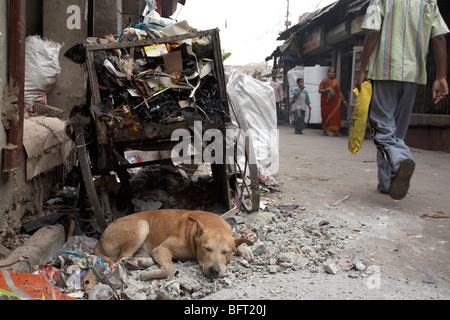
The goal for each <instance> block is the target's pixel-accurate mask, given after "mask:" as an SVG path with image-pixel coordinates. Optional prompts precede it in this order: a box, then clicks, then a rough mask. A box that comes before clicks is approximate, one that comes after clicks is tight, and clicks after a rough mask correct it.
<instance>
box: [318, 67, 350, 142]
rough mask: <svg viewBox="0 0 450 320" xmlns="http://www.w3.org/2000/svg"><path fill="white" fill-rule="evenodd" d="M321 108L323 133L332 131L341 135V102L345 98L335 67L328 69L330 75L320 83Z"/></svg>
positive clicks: (335, 134) (345, 102) (325, 134)
mask: <svg viewBox="0 0 450 320" xmlns="http://www.w3.org/2000/svg"><path fill="white" fill-rule="evenodd" d="M319 93H320V94H321V97H320V108H321V113H322V130H323V135H324V136H327V135H328V133H332V134H333V135H334V136H340V135H341V133H340V130H341V103H342V102H344V104H345V105H346V106H348V103H347V101H346V100H345V98H344V96H343V94H342V91H341V87H340V85H339V82H338V81H337V80H336V71H335V70H334V69H333V68H330V69H329V70H328V76H327V77H326V78H325V79H323V80H322V82H321V83H320V85H319Z"/></svg>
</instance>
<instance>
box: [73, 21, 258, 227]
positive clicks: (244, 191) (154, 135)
mask: <svg viewBox="0 0 450 320" xmlns="http://www.w3.org/2000/svg"><path fill="white" fill-rule="evenodd" d="M84 47H85V56H86V59H85V62H84V65H85V67H86V72H87V75H88V80H89V91H90V92H89V95H90V99H89V100H90V101H89V103H88V104H89V105H87V106H77V107H75V108H74V109H73V111H72V114H71V119H70V128H71V134H72V137H73V139H74V141H75V143H76V146H77V153H78V159H79V165H80V168H81V173H82V178H83V181H84V185H85V188H86V192H87V197H88V199H89V203H90V207H91V209H92V212H93V214H94V216H95V220H96V222H97V224H98V226H99V228H100V230H102V231H103V230H104V229H105V228H106V226H107V225H108V223H109V222H110V221H109V220H113V219H111V217H112V215H111V211H112V208H111V201H110V199H109V198H110V193H109V192H108V179H110V178H111V173H112V172H113V173H116V174H117V177H118V180H119V181H120V195H118V196H120V197H121V198H122V199H124V200H125V201H127V202H128V203H129V204H130V202H131V197H132V194H131V190H130V185H129V179H130V174H129V171H128V170H130V169H132V168H138V167H145V166H154V165H165V164H166V165H173V164H174V162H176V161H182V162H184V163H186V162H187V163H195V164H199V163H205V162H208V161H209V162H210V163H209V164H210V165H211V170H210V171H211V172H212V180H213V183H214V193H215V199H216V201H217V202H221V203H222V204H223V205H224V206H225V207H226V209H227V210H231V209H244V210H248V211H251V210H258V208H259V180H258V171H257V165H256V161H255V158H254V152H253V149H252V142H251V140H250V139H247V138H245V130H246V128H247V124H246V122H245V121H246V120H245V117H244V116H243V115H242V114H239V113H240V112H242V111H240V110H236V109H235V108H233V106H231V105H230V104H229V100H228V97H227V92H226V80H225V74H224V68H223V60H222V51H221V47H220V38H219V31H218V30H217V29H213V30H207V31H202V32H195V33H188V34H183V35H176V36H170V37H163V38H156V39H151V40H143V41H123V42H120V43H108V44H88V45H84ZM230 112H233V113H235V117H236V118H237V122H238V126H239V128H232V127H231V121H230ZM230 132H232V134H230ZM180 133H182V134H180ZM211 133H212V136H213V137H214V138H212V137H209V138H207V137H206V136H208V134H210V135H211ZM217 140H221V141H217ZM186 141H189V143H190V144H189V148H178V149H181V150H178V149H177V152H176V154H175V155H174V154H173V152H174V150H175V149H174V148H177V146H178V147H179V146H181V145H183V146H186V145H187V144H186V143H185V142H186ZM242 146H245V148H242ZM129 150H142V151H169V156H168V157H166V158H162V159H156V160H151V161H144V162H139V163H130V162H129V161H128V160H127V158H126V157H125V152H126V151H129ZM238 153H240V155H239V154H238ZM205 155H208V156H209V160H208V159H205ZM211 159H213V161H211ZM242 159H244V160H242ZM94 177H100V178H99V179H96V181H95V183H94ZM116 180H117V179H116ZM98 184H100V186H99V185H98Z"/></svg>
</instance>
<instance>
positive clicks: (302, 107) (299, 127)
mask: <svg viewBox="0 0 450 320" xmlns="http://www.w3.org/2000/svg"><path fill="white" fill-rule="evenodd" d="M297 85H298V88H295V89H294V92H293V93H294V97H293V100H294V103H293V104H292V108H291V112H293V113H294V127H295V133H296V134H303V129H304V128H305V125H306V124H305V115H306V108H307V107H308V108H309V112H310V113H311V100H310V99H309V95H308V91H307V90H306V89H305V80H304V79H303V78H298V79H297Z"/></svg>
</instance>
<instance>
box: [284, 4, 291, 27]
mask: <svg viewBox="0 0 450 320" xmlns="http://www.w3.org/2000/svg"><path fill="white" fill-rule="evenodd" d="M284 24H285V26H286V30H287V29H289V27H290V26H291V21H289V0H287V12H286V22H285V23H284Z"/></svg>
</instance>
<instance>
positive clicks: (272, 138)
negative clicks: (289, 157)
mask: <svg viewBox="0 0 450 320" xmlns="http://www.w3.org/2000/svg"><path fill="white" fill-rule="evenodd" d="M227 92H228V95H229V98H230V101H231V104H232V106H233V108H240V109H241V111H242V113H243V114H244V116H245V119H239V121H246V123H247V125H248V129H249V132H248V133H246V134H248V136H250V137H251V138H252V142H253V148H254V151H255V156H256V161H257V166H258V170H259V172H260V173H261V174H263V175H265V176H271V175H274V174H276V173H277V172H278V157H279V154H278V144H279V140H278V134H276V133H277V116H276V105H275V93H274V91H273V88H272V87H271V86H270V85H269V84H267V83H264V82H261V81H259V80H256V79H254V78H252V77H250V76H247V75H234V74H232V75H231V76H230V79H229V81H228V84H227ZM230 116H231V119H232V122H233V124H235V125H237V126H238V121H237V119H236V115H235V114H234V112H233V111H231V112H230ZM238 127H239V126H238ZM241 129H245V128H241ZM237 160H238V161H240V159H237Z"/></svg>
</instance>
